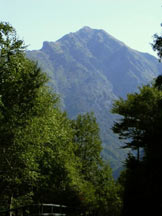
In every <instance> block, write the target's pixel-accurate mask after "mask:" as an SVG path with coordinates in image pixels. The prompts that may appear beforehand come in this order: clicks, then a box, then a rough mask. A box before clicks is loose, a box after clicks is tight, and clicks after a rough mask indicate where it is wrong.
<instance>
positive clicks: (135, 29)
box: [0, 0, 162, 55]
mask: <svg viewBox="0 0 162 216" xmlns="http://www.w3.org/2000/svg"><path fill="white" fill-rule="evenodd" d="M0 21H5V22H9V23H10V24H11V25H12V26H13V27H14V28H15V29H16V31H17V34H18V36H19V38H20V39H23V40H24V41H25V44H26V45H28V49H29V50H33V49H41V47H42V44H43V41H56V40H58V39H60V38H61V37H63V36H64V35H65V34H68V33H70V32H76V31H78V30H79V29H80V28H82V27H84V26H89V27H91V28H94V29H103V30H105V31H106V32H107V33H109V34H111V35H112V36H114V37H115V38H117V39H119V40H121V41H122V42H124V43H125V44H126V45H128V46H129V47H131V48H133V49H136V50H138V51H142V52H148V53H151V54H153V55H155V52H154V51H153V50H152V47H151V45H150V44H151V43H152V42H153V35H154V34H155V33H158V34H161V32H162V31H161V26H160V24H161V23H162V0H0Z"/></svg>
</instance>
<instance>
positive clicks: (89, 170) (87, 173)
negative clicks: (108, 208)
mask: <svg viewBox="0 0 162 216" xmlns="http://www.w3.org/2000/svg"><path fill="white" fill-rule="evenodd" d="M72 128H73V131H74V138H73V141H74V144H75V155H76V156H77V157H78V158H80V160H81V163H82V167H81V174H82V175H84V177H85V179H87V180H90V178H91V175H92V176H93V170H95V169H96V168H98V167H99V166H100V165H101V161H102V160H101V150H102V146H101V139H100V135H99V127H98V124H97V122H96V118H95V116H94V114H93V113H86V114H84V115H78V116H77V118H76V120H72Z"/></svg>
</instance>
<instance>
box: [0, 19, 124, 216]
mask: <svg viewBox="0 0 162 216" xmlns="http://www.w3.org/2000/svg"><path fill="white" fill-rule="evenodd" d="M47 81H48V78H47V77H46V75H45V74H44V73H42V71H41V69H40V68H39V67H38V65H37V64H36V63H35V62H32V61H31V60H29V59H27V58H26V56H25V46H24V42H23V41H22V40H19V39H18V38H17V35H16V31H15V29H14V28H13V27H12V26H11V25H10V24H8V23H4V22H1V23H0V190H1V194H0V210H3V209H8V208H12V207H17V206H21V205H25V204H30V203H32V202H36V203H43V202H44V203H49V202H50V203H53V202H55V203H58V204H66V205H68V206H76V208H77V209H81V211H82V212H84V213H85V212H88V213H90V212H91V213H92V212H93V215H94V214H97V215H102V214H103V213H110V212H111V215H115V216H116V215H119V212H117V211H116V210H115V205H116V204H117V205H118V206H120V199H119V196H118V186H117V185H116V183H115V181H114V180H113V178H112V171H111V169H110V167H109V165H105V164H104V162H103V161H102V158H101V155H100V153H101V149H102V148H101V140H100V136H99V128H98V125H97V122H96V119H95V116H94V115H93V114H85V115H79V116H78V117H77V118H76V119H75V120H70V119H68V117H67V115H66V113H64V112H62V111H61V109H60V107H59V98H58V96H57V95H56V94H55V93H53V91H52V90H51V89H49V87H48V86H47V84H46V83H47ZM101 212H102V214H101ZM113 212H114V213H113Z"/></svg>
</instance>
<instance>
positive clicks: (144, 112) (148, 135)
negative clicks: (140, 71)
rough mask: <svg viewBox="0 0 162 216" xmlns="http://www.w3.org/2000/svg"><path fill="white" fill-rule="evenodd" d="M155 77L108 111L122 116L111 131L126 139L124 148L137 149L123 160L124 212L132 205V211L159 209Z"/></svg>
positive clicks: (160, 153)
mask: <svg viewBox="0 0 162 216" xmlns="http://www.w3.org/2000/svg"><path fill="white" fill-rule="evenodd" d="M158 80H159V78H158V79H157V80H156V81H155V84H153V85H152V86H149V85H147V86H143V87H141V88H139V93H134V94H128V96H127V99H126V100H123V99H121V98H120V99H119V100H118V101H116V102H115V103H114V105H113V109H112V112H113V113H117V114H119V115H121V116H123V117H121V119H120V121H118V122H116V123H114V126H113V131H114V132H115V133H118V134H119V137H120V138H121V139H125V140H126V146H125V147H126V148H130V149H131V150H137V154H132V153H130V154H129V155H128V158H127V160H126V168H127V172H126V176H127V177H126V183H125V188H126V190H125V198H124V215H129V214H130V213H131V214H132V210H133V209H134V208H135V209H136V211H134V214H137V213H139V212H141V214H142V212H143V214H146V212H147V211H148V212H154V211H156V210H157V209H158V210H160V205H161V204H160V202H159V199H158V197H159V196H160V193H161V192H162V191H161V192H160V188H161V183H160V179H161V177H160V173H161V171H160V170H161V168H162V167H161V164H162V145H161V142H160V140H161V130H162V91H161V90H160V89H159V88H158V86H159V84H158ZM140 153H141V154H140ZM136 155H137V156H136ZM158 188H159V189H158ZM130 196H131V197H130ZM141 203H142V204H141ZM148 204H149V205H148ZM129 211H130V212H129Z"/></svg>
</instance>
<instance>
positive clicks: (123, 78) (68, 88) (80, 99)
mask: <svg viewBox="0 0 162 216" xmlns="http://www.w3.org/2000/svg"><path fill="white" fill-rule="evenodd" d="M27 56H28V57H29V58H31V59H33V60H36V61H38V63H39V65H40V66H41V67H42V69H43V70H44V71H46V72H47V74H48V75H49V77H50V78H51V80H50V85H51V86H52V87H53V88H54V90H56V91H57V92H58V93H59V94H60V96H61V100H62V106H63V109H65V110H66V111H67V113H68V115H69V117H70V118H75V117H76V116H77V114H78V113H85V112H91V111H93V112H94V113H95V115H96V117H97V121H98V123H99V125H100V129H101V137H102V141H103V156H104V158H105V159H108V160H110V161H111V165H112V167H113V169H114V170H117V169H118V168H119V167H120V166H121V161H122V160H123V158H124V151H123V150H121V149H120V145H121V143H120V141H119V140H118V138H117V136H116V135H114V134H113V133H112V131H111V126H112V123H113V121H114V119H115V118H116V117H115V116H114V115H112V114H111V113H110V110H111V106H112V102H113V101H114V100H115V99H117V98H118V97H120V96H121V97H126V95H127V93H130V92H134V91H137V89H138V86H141V85H143V84H147V83H149V82H151V81H152V80H153V78H154V77H156V76H157V75H159V74H161V73H162V65H161V64H160V63H159V62H158V60H157V59H156V58H155V57H153V56H151V55H150V54H147V53H141V52H138V51H136V50H133V49H131V48H129V47H128V46H126V45H125V44H124V43H122V42H121V41H119V40H117V39H115V38H114V37H112V36H111V35H109V34H108V33H106V32H105V31H103V30H96V29H91V28H89V27H84V28H82V29H80V30H79V31H77V32H75V33H70V34H67V35H65V36H64V37H62V38H61V39H59V40H58V41H56V42H47V41H45V42H44V43H43V47H42V48H41V49H40V50H33V51H28V52H27Z"/></svg>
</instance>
